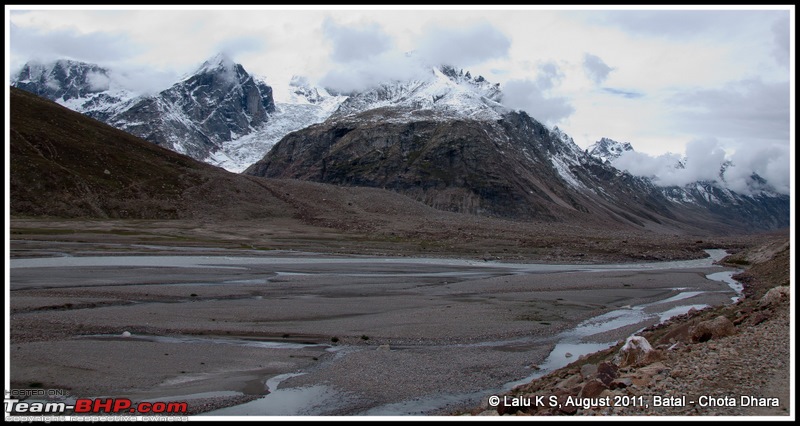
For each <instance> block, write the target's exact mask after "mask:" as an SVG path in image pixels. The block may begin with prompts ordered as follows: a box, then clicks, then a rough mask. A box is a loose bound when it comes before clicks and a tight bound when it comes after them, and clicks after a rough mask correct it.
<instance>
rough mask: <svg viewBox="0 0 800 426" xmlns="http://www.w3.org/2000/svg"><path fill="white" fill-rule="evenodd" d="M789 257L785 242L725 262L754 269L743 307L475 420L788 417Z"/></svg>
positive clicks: (616, 354)
mask: <svg viewBox="0 0 800 426" xmlns="http://www.w3.org/2000/svg"><path fill="white" fill-rule="evenodd" d="M789 253H790V250H789V241H788V237H785V238H782V239H777V240H773V241H772V242H770V243H768V244H764V245H762V246H759V247H757V248H754V249H751V250H747V251H743V252H741V253H738V254H736V255H734V256H729V257H727V258H726V259H724V260H723V262H726V263H727V264H729V265H739V266H747V267H748V269H747V270H746V272H744V273H742V274H740V275H739V276H738V277H736V278H737V279H738V280H739V281H741V282H743V283H744V284H745V289H744V294H745V297H744V298H743V299H742V300H740V301H738V302H737V303H734V304H731V305H727V306H722V307H717V308H708V309H704V310H702V311H699V312H690V313H688V314H686V315H682V316H680V317H676V318H673V319H672V320H670V321H668V322H667V323H664V324H661V325H659V326H656V327H651V328H649V329H645V330H644V331H643V332H641V333H639V334H638V336H640V337H641V338H644V339H638V338H637V339H628V340H633V342H625V343H626V345H625V347H623V342H620V344H618V345H617V346H615V347H613V348H610V349H608V350H606V351H602V352H598V353H596V354H593V355H590V356H588V357H583V358H581V359H579V360H577V361H576V362H574V363H572V364H570V365H569V366H567V367H565V368H563V369H560V370H557V371H555V372H552V373H551V374H548V375H547V376H544V377H542V378H540V379H538V380H535V381H533V382H531V383H529V384H526V385H522V386H518V387H517V388H515V389H514V390H512V391H511V392H510V393H508V394H506V395H501V396H500V403H499V404H497V406H496V407H495V406H494V405H495V404H491V405H492V406H490V405H489V400H488V398H487V402H485V403H484V405H483V406H482V407H481V408H476V409H474V410H472V411H471V413H470V414H474V415H584V416H597V415H613V416H720V415H723V416H788V415H790V404H791V399H790V377H789V375H790V349H791V344H790V336H791V333H790V305H791V304H790V278H789V262H790V259H789V257H790V255H789ZM537 396H540V397H543V399H540V400H539V404H538V406H537V399H536V397H537ZM551 398H552V399H551ZM551 401H552V404H551ZM659 401H660V404H659ZM528 402H529V403H530V406H524V405H525V404H526V403H528Z"/></svg>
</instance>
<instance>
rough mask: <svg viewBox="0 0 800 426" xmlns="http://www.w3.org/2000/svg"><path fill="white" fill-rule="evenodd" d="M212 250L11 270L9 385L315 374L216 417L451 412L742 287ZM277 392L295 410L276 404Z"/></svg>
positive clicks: (105, 388)
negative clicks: (580, 338) (566, 357)
mask: <svg viewBox="0 0 800 426" xmlns="http://www.w3.org/2000/svg"><path fill="white" fill-rule="evenodd" d="M201 258H204V259H206V260H205V261H203V260H202V259H201V260H200V261H198V262H195V263H192V262H183V263H180V262H178V263H179V264H170V262H169V261H168V258H166V257H164V258H162V260H163V261H164V262H163V263H148V262H143V263H141V262H140V263H135V262H134V264H128V265H126V266H123V265H120V264H118V263H119V262H117V264H115V263H114V262H107V263H103V262H100V263H95V264H93V263H91V262H89V263H88V264H86V263H84V264H83V266H64V265H63V264H55V265H54V266H52V265H51V266H48V267H45V266H42V265H44V264H40V265H39V266H37V264H36V263H32V264H31V263H28V264H24V263H20V262H18V263H17V264H16V266H15V264H14V263H13V262H12V269H11V278H12V279H11V289H12V291H11V295H12V296H11V308H12V315H11V330H12V333H11V343H12V344H11V376H12V377H11V380H12V387H13V388H20V387H23V388H24V387H27V386H31V385H35V386H43V387H45V388H57V389H67V390H69V392H70V394H72V395H74V396H76V397H91V396H126V397H130V398H132V399H134V400H145V399H156V398H157V399H162V400H173V401H177V400H187V401H189V402H190V410H191V411H192V412H201V411H207V410H209V409H210V408H215V407H220V406H224V405H230V404H231V403H234V402H243V401H245V400H248V399H253V398H254V397H257V396H260V395H264V394H266V393H267V390H266V388H267V387H268V383H267V381H268V380H269V379H271V378H275V377H276V376H278V377H287V376H280V375H283V374H287V373H304V374H300V375H296V376H293V377H287V378H286V379H285V380H283V381H282V382H281V383H280V386H277V385H276V384H275V383H272V385H273V386H274V387H273V388H272V389H271V390H272V396H271V397H270V398H271V399H270V398H264V399H260V400H257V401H254V402H252V403H250V404H246V405H240V406H238V408H234V409H228V410H220V411H213V412H211V413H210V414H219V415H246V414H255V415H272V414H297V415H342V414H344V415H349V414H377V415H383V414H435V413H443V412H446V411H447V410H450V409H453V408H455V407H458V406H462V405H464V406H465V405H470V404H474V403H475V402H476V400H477V399H478V398H480V397H482V396H485V391H486V390H490V389H497V388H500V387H502V386H504V385H506V384H508V383H509V382H513V381H515V380H520V379H523V378H525V377H527V376H529V375H530V374H532V373H533V372H534V371H535V370H534V369H535V368H536V367H535V366H537V365H539V364H542V363H543V362H544V360H545V358H546V357H547V356H548V354H549V353H550V351H551V349H552V348H553V346H554V344H555V343H557V340H556V339H555V337H556V336H558V335H559V333H561V332H562V331H565V330H570V329H572V328H574V327H575V326H576V325H578V324H579V323H581V322H582V321H585V320H587V319H589V318H592V317H595V316H597V315H601V314H603V313H607V312H609V311H613V312H616V311H620V310H626V309H632V308H634V307H643V308H642V312H645V313H647V311H648V310H649V311H652V312H650V314H648V315H642V316H641V321H640V322H634V323H632V324H628V325H626V326H625V327H622V328H619V329H604V330H601V331H602V332H599V333H597V334H595V335H593V336H586V339H585V340H586V341H591V340H595V341H601V342H602V341H616V340H618V339H621V338H624V337H625V336H626V335H627V333H630V332H632V331H635V330H636V329H637V328H641V327H644V326H646V325H650V324H652V323H653V322H657V321H658V320H659V315H658V312H666V311H669V310H670V309H676V308H677V309H680V308H681V307H686V306H689V305H705V304H708V305H716V304H723V303H729V302H730V300H731V299H730V298H731V295H732V290H731V289H730V287H728V286H727V285H726V284H724V283H721V282H717V281H711V280H708V279H706V275H707V274H709V273H712V272H719V271H721V270H723V269H722V268H720V267H715V266H702V267H701V266H695V267H689V266H691V265H688V264H687V265H681V266H682V268H680V269H669V270H660V269H652V268H645V269H643V270H624V269H623V270H606V271H591V272H590V271H587V270H585V269H586V267H585V266H584V267H581V268H575V267H568V266H564V267H562V268H558V267H555V266H553V265H550V266H549V267H547V268H540V269H536V268H533V267H528V266H525V265H520V266H519V267H516V266H509V265H507V264H494V263H492V262H475V261H456V260H446V261H445V260H441V261H439V260H436V259H433V260H431V259H427V260H426V259H394V260H390V261H385V260H382V259H372V258H362V257H349V258H342V257H335V258H332V257H329V256H315V255H309V254H302V255H301V254H297V253H294V254H293V253H283V254H280V255H277V256H276V254H275V253H272V254H270V256H269V257H267V256H264V257H262V260H263V261H262V262H259V261H258V260H253V261H251V260H247V261H244V260H242V259H240V258H236V257H211V256H206V257H201ZM74 259H77V258H74ZM82 259H84V261H85V259H86V258H82ZM15 260H16V259H15ZM20 260H22V259H20ZM68 260H69V259H68V258H67V259H66V261H67V262H68ZM67 264H68V263H67ZM673 266H675V265H673ZM582 268H583V269H582ZM654 268H655V267H654ZM681 295H682V296H681ZM687 295H688V296H687ZM675 296H678V297H675ZM669 298H673V299H674V300H673V301H671V302H666V303H663V304H657V303H656V302H658V301H661V300H665V299H669ZM648 304H649V305H648ZM645 306H647V307H645ZM125 331H128V332H130V333H131V334H132V335H131V337H122V333H123V332H125ZM265 342H271V343H265ZM275 343H280V344H281V345H277V346H276V345H275ZM532 367H533V368H532ZM273 382H274V380H273ZM292 389H294V390H295V391H297V392H298V393H297V394H296V395H295V396H296V398H295V396H292V394H289V393H287V391H288V390H292ZM301 389H304V390H301ZM279 390H283V397H289V398H295V399H294V401H295V402H296V404H295V406H293V407H289V408H287V405H286V404H277V405H276V404H273V405H270V403H269V401H270V400H277V397H278V396H279V395H280V394H281V392H279ZM265 401H266V402H265ZM298 401H299V402H298ZM270 407H272V408H270ZM275 407H280V408H279V409H278V408H275ZM269 410H277V411H275V412H270V411H269ZM287 410H288V411H287Z"/></svg>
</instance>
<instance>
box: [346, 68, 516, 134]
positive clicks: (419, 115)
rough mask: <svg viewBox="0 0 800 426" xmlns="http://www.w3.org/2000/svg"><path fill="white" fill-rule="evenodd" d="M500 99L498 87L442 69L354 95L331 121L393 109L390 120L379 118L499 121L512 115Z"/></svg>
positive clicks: (461, 73) (433, 69) (462, 72)
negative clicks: (504, 116) (509, 114)
mask: <svg viewBox="0 0 800 426" xmlns="http://www.w3.org/2000/svg"><path fill="white" fill-rule="evenodd" d="M501 99H502V92H501V91H500V86H499V84H492V83H489V82H488V81H486V80H485V79H484V78H483V77H480V76H479V77H475V78H473V77H472V76H471V75H470V73H469V72H466V73H465V72H464V71H463V70H459V71H456V69H455V68H453V67H450V66H442V67H438V68H431V69H430V74H429V76H428V78H426V79H414V80H410V81H392V82H386V83H382V84H380V85H378V86H377V87H373V88H369V89H367V90H364V91H361V92H357V93H351V94H350V96H349V97H348V99H347V100H346V101H344V102H343V103H342V105H341V106H340V107H339V109H338V110H337V111H336V112H335V113H334V114H333V115H332V118H335V119H342V118H345V117H351V116H354V115H356V114H360V113H363V112H365V111H370V110H375V111H380V110H381V109H382V108H391V109H392V114H391V116H382V115H380V119H382V120H385V119H389V120H393V121H400V122H402V121H413V120H419V119H423V120H431V119H435V120H450V119H454V118H462V119H471V120H498V119H500V118H501V117H502V116H503V114H506V113H509V112H511V109H509V108H507V107H505V106H503V105H502V104H501V103H500V101H501ZM362 119H363V117H362Z"/></svg>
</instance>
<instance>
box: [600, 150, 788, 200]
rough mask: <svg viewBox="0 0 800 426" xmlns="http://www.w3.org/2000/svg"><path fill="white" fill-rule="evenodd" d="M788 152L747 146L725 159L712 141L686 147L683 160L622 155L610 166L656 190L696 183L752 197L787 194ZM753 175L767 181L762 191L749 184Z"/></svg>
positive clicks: (670, 156) (669, 156)
mask: <svg viewBox="0 0 800 426" xmlns="http://www.w3.org/2000/svg"><path fill="white" fill-rule="evenodd" d="M789 158H790V157H789V148H788V147H786V146H778V145H775V146H771V147H767V148H766V149H765V148H764V147H761V146H750V147H747V148H744V149H740V150H737V151H736V152H735V153H734V154H733V155H728V153H727V152H726V151H725V148H724V147H723V146H722V145H721V144H720V142H719V141H718V140H716V139H713V138H710V139H696V140H693V141H691V142H689V143H688V144H687V145H686V154H685V156H682V155H679V154H675V153H666V154H662V155H658V156H651V155H648V154H644V153H640V152H636V151H626V152H624V153H623V154H622V155H621V156H620V157H619V158H617V159H616V160H614V161H612V165H613V166H614V167H616V168H618V169H620V170H626V171H628V172H629V173H631V174H633V175H636V176H643V177H647V178H650V179H651V180H652V181H653V183H655V184H656V185H659V186H685V185H687V184H690V183H694V182H698V181H711V182H717V184H718V185H719V186H722V187H725V188H728V189H731V190H733V191H736V192H738V193H741V194H747V195H752V194H754V193H757V192H759V191H760V190H761V189H772V190H774V191H776V192H779V193H782V194H788V193H789V182H790V171H789ZM753 174H757V175H758V176H760V177H761V178H763V179H764V180H766V181H767V183H768V187H767V188H762V187H761V186H760V185H759V184H758V182H757V181H754V180H753V178H752V177H753Z"/></svg>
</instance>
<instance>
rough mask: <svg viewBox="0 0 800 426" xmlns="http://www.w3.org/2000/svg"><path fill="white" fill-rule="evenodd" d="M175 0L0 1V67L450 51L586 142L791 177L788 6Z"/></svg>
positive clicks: (294, 70)
mask: <svg viewBox="0 0 800 426" xmlns="http://www.w3.org/2000/svg"><path fill="white" fill-rule="evenodd" d="M87 7H88V6H87ZM665 7H667V6H662V7H661V8H662V9H663V8H665ZM170 8H171V9H173V10H167V9H162V10H152V7H151V10H120V9H117V10H103V11H100V10H97V8H94V7H92V8H90V9H86V10H76V9H71V10H57V11H54V10H47V9H45V8H40V9H38V10H26V9H25V7H23V6H16V7H14V8H13V9H12V10H11V11H9V9H8V6H7V7H6V20H7V24H6V31H7V32H8V33H7V37H6V40H7V44H8V45H7V47H6V55H7V60H6V64H8V66H9V69H7V72H13V71H16V70H17V69H18V68H19V67H20V66H22V64H24V63H25V62H26V61H28V60H31V59H37V60H43V61H46V60H52V59H56V58H71V59H76V60H82V61H87V62H93V63H97V64H100V65H105V66H108V67H110V68H113V69H116V70H118V71H120V72H124V73H126V76H127V78H128V83H129V84H133V85H136V87H137V88H139V89H140V90H160V89H164V88H166V87H167V86H168V85H169V84H171V83H173V82H174V81H175V79H176V78H178V77H179V76H181V75H183V74H185V73H188V72H191V71H192V70H193V69H195V68H196V67H198V66H199V65H200V64H201V63H202V62H203V60H205V59H207V58H208V57H210V56H212V55H214V54H216V53H217V52H220V51H224V52H226V53H227V54H228V55H230V56H231V57H232V58H233V59H234V60H236V61H237V62H240V63H241V64H243V65H244V67H245V68H246V69H247V70H248V71H250V72H251V73H255V74H258V75H260V76H263V77H265V78H266V80H267V82H268V83H272V84H274V85H276V86H277V87H280V86H282V85H285V84H286V82H287V81H288V80H289V79H290V78H291V76H292V75H294V74H298V75H303V76H306V77H308V78H309V80H310V81H312V82H316V83H319V84H322V85H325V86H329V87H334V88H337V89H340V90H348V89H357V88H361V87H363V86H366V85H369V84H373V83H375V82H379V81H382V80H385V79H387V78H391V79H404V78H413V77H414V76H418V75H420V73H421V72H422V70H424V68H425V67H428V66H434V65H439V64H443V63H447V64H451V65H454V66H456V67H460V68H464V69H465V70H469V71H471V73H472V74H473V75H482V76H484V77H485V78H486V79H487V80H489V81H492V82H497V83H500V85H501V88H502V89H504V92H505V96H506V97H505V99H504V103H506V104H507V105H508V106H510V107H513V108H516V109H522V110H525V111H527V112H528V113H529V114H530V115H531V116H533V117H534V118H536V119H538V120H540V121H542V122H545V123H546V124H548V125H551V126H555V125H557V126H558V127H559V128H561V129H562V130H564V131H565V132H566V133H568V134H569V135H570V136H572V137H573V138H574V139H575V142H576V143H577V144H578V145H579V146H581V147H582V148H586V147H588V146H589V145H590V144H592V143H594V142H596V141H597V140H599V139H600V138H601V137H608V138H611V139H615V140H618V141H625V142H631V143H632V144H633V146H634V148H635V149H636V150H637V151H639V152H641V153H643V154H647V156H648V157H647V159H648V160H652V161H662V163H659V164H658V167H663V166H664V164H663V161H667V160H669V161H672V159H673V157H674V156H670V155H668V154H669V153H672V154H674V155H677V156H678V157H680V156H683V155H685V154H686V153H687V151H688V150H691V151H692V152H694V153H695V155H696V156H698V157H703V158H705V157H706V156H704V155H702V154H703V153H702V151H701V150H702V149H706V150H708V156H707V157H708V158H709V159H711V158H713V159H714V160H713V161H716V160H717V159H718V158H719V156H720V155H721V156H722V157H721V158H723V160H724V159H733V158H736V159H737V161H738V163H739V164H744V163H745V162H747V163H748V168H749V169H751V170H752V171H756V172H759V174H762V173H770V174H773V175H778V176H784V175H785V178H784V179H782V182H781V183H780V184H781V185H785V187H786V188H787V189H788V183H789V161H790V160H789V158H791V156H790V142H789V141H790V122H791V120H790V117H791V116H792V115H793V114H791V111H790V105H791V107H792V108H793V105H794V99H793V98H791V100H790V84H793V80H791V79H790V75H792V74H790V71H793V69H792V70H790V67H791V68H793V67H794V53H793V52H794V48H793V47H794V46H793V45H790V43H791V40H794V37H793V36H792V35H791V34H793V31H794V25H793V21H794V8H793V7H791V8H790V7H789V6H775V7H771V8H767V7H764V8H762V9H753V8H752V7H751V8H750V9H744V10H743V9H741V8H736V9H734V8H724V9H723V8H720V9H718V10H686V9H673V10H655V9H654V8H652V7H645V8H640V10H608V8H607V7H606V8H605V9H599V10H581V9H577V8H574V9H571V10H564V9H563V8H550V9H551V10H548V9H546V8H542V7H536V8H535V9H526V10H519V8H516V9H511V10H486V8H485V7H483V8H477V9H473V10H469V9H465V8H463V7H459V8H442V7H440V8H439V9H440V10H432V9H429V10H421V9H419V8H418V7H413V8H412V7H411V6H405V7H402V9H404V10H388V9H387V8H386V7H381V8H377V9H375V10H364V8H359V9H358V10H343V9H342V7H340V9H339V10H331V9H319V8H316V9H307V10H296V8H295V10H289V9H285V10H274V9H273V10H268V9H261V10H230V9H226V10H219V9H215V10H199V9H197V8H187V9H179V8H178V7H174V6H173V7H170ZM176 9H178V10H176ZM248 9H253V7H249V8H248ZM9 21H10V22H9ZM9 33H10V34H9ZM9 55H10V56H9ZM720 153H721V154H720ZM659 159H661V160H659ZM696 161H700V160H696ZM709 161H711V160H709ZM750 163H752V164H750ZM713 165H714V164H712V163H708V164H695V167H694V168H692V170H698V171H699V170H707V169H708V168H709V167H711V168H713ZM706 166H709V167H706ZM653 167H655V168H657V167H656V165H653ZM687 169H689V168H688V167H687ZM685 173H688V172H685ZM684 177H685V178H687V179H688V178H689V177H694V176H684ZM775 179H777V178H775ZM776 184H777V183H776Z"/></svg>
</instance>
